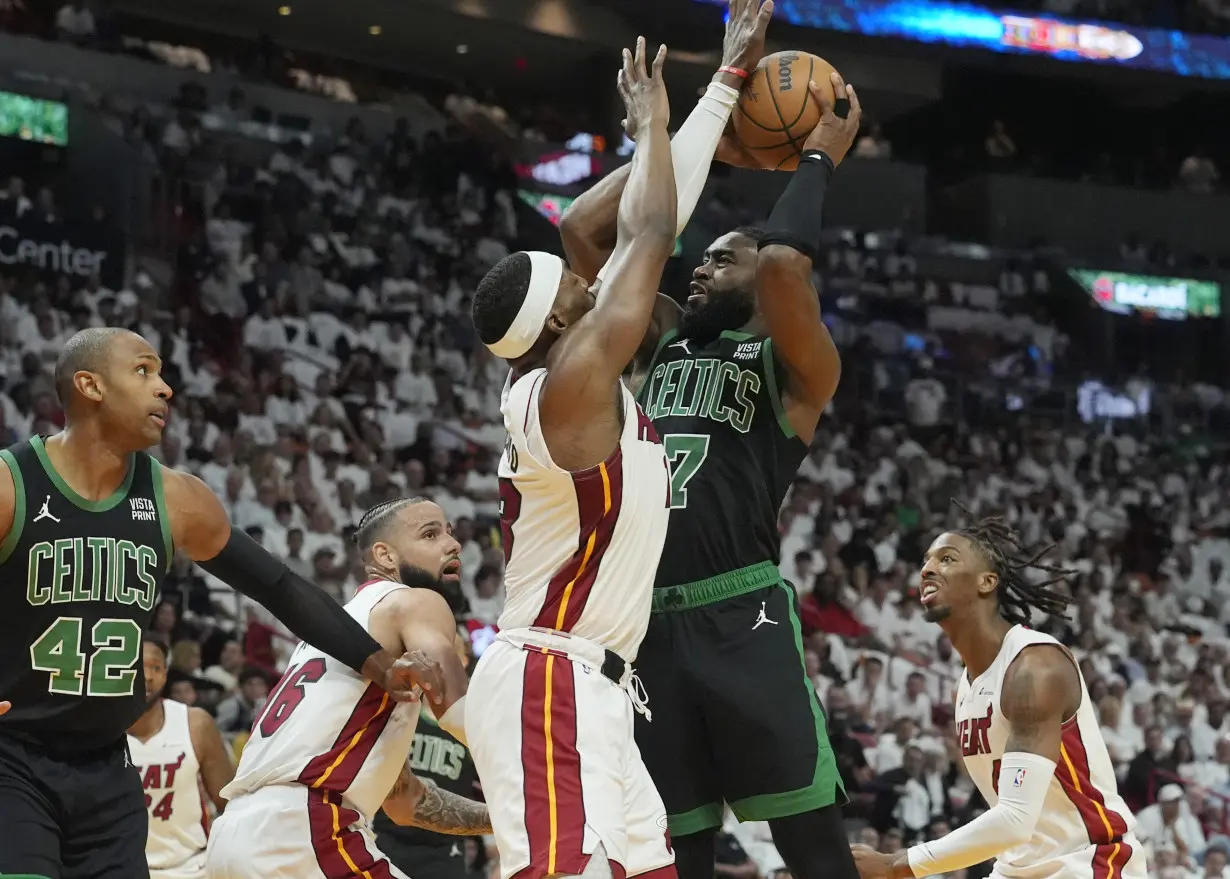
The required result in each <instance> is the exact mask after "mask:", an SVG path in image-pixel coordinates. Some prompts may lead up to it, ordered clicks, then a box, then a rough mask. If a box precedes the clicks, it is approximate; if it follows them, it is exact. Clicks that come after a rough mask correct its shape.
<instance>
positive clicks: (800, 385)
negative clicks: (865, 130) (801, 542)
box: [756, 73, 862, 442]
mask: <svg viewBox="0 0 1230 879" xmlns="http://www.w3.org/2000/svg"><path fill="white" fill-rule="evenodd" d="M832 81H833V89H834V92H835V93H836V94H837V96H838V98H843V99H847V100H848V101H849V104H850V110H849V113H848V114H847V115H846V116H845V117H842V116H838V115H837V113H836V108H835V105H834V102H833V100H832V99H831V98H829V97H828V92H827V90H825V89H822V88H818V87H816V84H815V83H812V84H810V88H811V93H812V96H813V97H814V98H815V100H816V101H818V102H819V103H820V106H821V110H822V112H821V116H820V124H819V125H817V126H816V128H815V130H813V131H812V133H811V135H810V136H808V138H807V141H806V143H805V144H804V146H803V158H802V159H801V160H800V161H799V167H798V170H797V171H795V172H794V176H793V177H792V178H791V179H790V183H788V184H787V185H786V190H785V191H784V192H783V193H782V195H781V198H779V199H778V200H777V205H776V206H775V207H774V208H773V213H772V214H770V215H769V220H768V223H767V224H766V225H767V229H766V232H765V236H764V238H763V239H762V240H761V242H760V254H759V257H758V259H757V263H756V295H757V305H758V306H759V309H760V313H761V316H762V317H763V319H764V322H765V327H766V328H767V330H768V333H769V337H770V338H771V339H772V340H773V349H774V352H775V353H776V355H777V358H778V359H779V360H780V361H781V363H782V365H783V366H784V367H785V370H786V389H785V390H786V393H785V395H784V398H785V402H786V409H787V411H786V416H787V418H788V419H789V420H790V425H791V427H792V428H794V431H795V433H797V434H798V435H799V436H800V437H801V438H803V440H804V441H807V442H810V441H811V436H812V433H813V432H814V430H815V427H816V422H817V421H818V420H819V418H820V413H821V412H823V411H824V408H825V407H826V406H827V405H828V404H829V400H831V399H832V398H833V393H834V392H835V391H836V390H837V381H838V379H839V378H840V377H841V358H840V357H839V356H838V354H837V347H836V346H835V345H834V344H833V339H832V337H831V336H830V335H829V331H828V328H827V327H826V326H825V325H824V323H823V322H822V321H821V320H820V298H819V295H818V293H817V291H816V287H815V284H814V283H813V282H812V265H813V263H814V262H815V259H816V256H817V253H818V251H819V247H820V230H821V223H822V219H823V214H824V195H825V192H826V191H827V190H828V185H829V179H830V177H831V176H832V174H833V170H834V168H836V166H837V165H838V164H839V163H840V162H841V160H842V159H843V158H845V155H846V152H847V151H848V150H849V149H850V144H851V143H853V141H854V136H855V135H856V134H858V124H859V118H860V117H861V116H862V108H861V106H860V105H859V101H858V95H856V94H855V92H854V88H853V86H847V85H846V83H845V81H844V80H843V79H842V78H841V75H840V74H838V73H833V75H832Z"/></svg>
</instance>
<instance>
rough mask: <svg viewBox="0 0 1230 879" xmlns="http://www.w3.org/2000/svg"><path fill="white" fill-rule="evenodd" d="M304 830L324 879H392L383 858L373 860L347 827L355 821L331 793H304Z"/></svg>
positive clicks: (356, 834)
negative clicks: (309, 834) (305, 822)
mask: <svg viewBox="0 0 1230 879" xmlns="http://www.w3.org/2000/svg"><path fill="white" fill-rule="evenodd" d="M307 796H308V799H307V809H308V827H309V828H310V830H311V836H312V851H313V853H314V854H315V855H316V863H317V865H318V866H319V867H320V872H322V873H324V874H325V879H393V871H392V870H391V869H389V861H388V859H387V858H377V857H376V856H375V855H374V854H373V853H372V852H371V851H370V850H369V849H368V847H367V840H366V839H364V837H363V834H361V833H359V832H358V831H357V830H351V829H350V825H352V824H354V823H355V822H356V821H358V820H359V818H360V815H359V813H358V812H356V811H355V810H354V809H347V808H345V807H343V806H342V805H340V803H341V799H342V798H341V796H340V795H338V794H336V793H333V792H331V791H321V790H310V789H309V790H308V792H307Z"/></svg>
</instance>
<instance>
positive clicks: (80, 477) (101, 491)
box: [43, 422, 132, 500]
mask: <svg viewBox="0 0 1230 879" xmlns="http://www.w3.org/2000/svg"><path fill="white" fill-rule="evenodd" d="M43 445H44V447H45V448H46V450H47V457H48V458H49V459H50V461H51V463H52V465H53V466H54V467H55V469H56V472H57V473H59V474H60V476H61V477H62V478H63V479H64V481H65V482H67V483H68V484H69V486H71V487H72V489H73V490H74V491H76V492H77V493H78V494H79V495H81V496H82V497H84V498H87V499H89V500H98V499H101V498H105V497H108V496H110V495H111V494H112V493H113V492H114V491H115V490H116V489H117V488H119V486H120V484H121V483H122V482H123V481H124V479H125V478H126V477H127V476H128V467H129V466H130V464H131V461H132V452H131V450H127V449H124V450H121V449H119V448H117V447H116V446H115V445H114V444H113V443H109V442H107V441H106V440H105V439H104V438H103V437H102V436H100V435H99V431H98V430H97V428H96V427H95V425H94V424H93V423H91V422H86V423H84V424H74V425H72V426H71V427H65V428H64V430H62V431H61V432H60V433H58V434H56V435H55V436H52V437H48V438H47V441H46V442H45V443H44V444H43Z"/></svg>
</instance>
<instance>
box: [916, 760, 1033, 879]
mask: <svg viewBox="0 0 1230 879" xmlns="http://www.w3.org/2000/svg"><path fill="white" fill-rule="evenodd" d="M1054 777H1055V764H1054V762H1053V761H1051V760H1048V759H1046V758H1045V757H1041V756H1039V755H1037V754H1028V753H1023V752H1009V753H1006V754H1004V757H1003V760H1002V762H1001V763H1000V771H999V787H998V790H999V792H1000V797H999V802H998V803H996V804H995V805H994V806H993V807H992V808H990V809H988V810H987V811H986V812H983V813H982V814H981V815H979V816H978V817H977V818H975V819H974V820H973V821H971V822H969V823H968V824H966V825H964V826H962V827H959V828H957V829H956V830H954V831H953V832H952V833H949V834H948V835H947V836H944V837H943V838H941V839H937V840H934V841H932V842H925V843H921V844H919V845H916V846H914V847H912V848H911V849H909V851H908V853H907V855H906V868H907V869H908V870H909V872H908V873H902V874H901V875H903V876H910V875H913V876H930V875H932V874H935V873H948V872H951V871H953V870H961V869H964V868H966V867H972V866H973V865H974V864H981V863H982V862H983V861H987V860H991V859H993V858H996V857H998V856H999V855H1001V854H1003V853H1004V852H1006V851H1008V850H1009V849H1012V848H1015V847H1017V846H1019V845H1021V844H1023V843H1025V842H1028V841H1029V838H1030V837H1031V836H1033V832H1034V828H1035V827H1037V825H1038V818H1039V817H1040V816H1041V815H1042V809H1043V806H1044V805H1045V801H1046V793H1047V789H1048V788H1049V787H1050V784H1051V780H1052V779H1053V778H1054Z"/></svg>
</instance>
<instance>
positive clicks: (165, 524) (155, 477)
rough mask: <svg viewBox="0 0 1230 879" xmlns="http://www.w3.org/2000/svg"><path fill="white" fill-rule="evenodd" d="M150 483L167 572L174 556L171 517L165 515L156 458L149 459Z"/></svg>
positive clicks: (160, 466) (159, 470)
mask: <svg viewBox="0 0 1230 879" xmlns="http://www.w3.org/2000/svg"><path fill="white" fill-rule="evenodd" d="M149 475H150V483H151V484H152V485H153V486H154V506H156V507H157V508H158V524H159V525H160V526H161V527H162V542H163V545H164V546H165V547H166V551H167V570H168V571H169V570H171V559H172V557H173V556H174V555H175V544H174V541H172V540H171V517H170V516H168V515H167V498H166V495H165V494H164V491H165V489H163V487H162V462H160V461H158V460H157V459H156V458H153V457H151V458H150V459H149Z"/></svg>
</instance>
